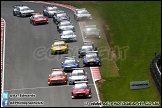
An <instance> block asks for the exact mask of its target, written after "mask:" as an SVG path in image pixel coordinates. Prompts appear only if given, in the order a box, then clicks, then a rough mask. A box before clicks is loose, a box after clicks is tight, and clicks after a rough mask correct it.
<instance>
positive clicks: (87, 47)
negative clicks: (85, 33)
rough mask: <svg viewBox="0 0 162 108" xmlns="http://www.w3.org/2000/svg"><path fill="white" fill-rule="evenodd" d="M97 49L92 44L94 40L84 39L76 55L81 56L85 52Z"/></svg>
mask: <svg viewBox="0 0 162 108" xmlns="http://www.w3.org/2000/svg"><path fill="white" fill-rule="evenodd" d="M89 51H97V47H96V46H94V42H89V41H84V42H83V46H82V47H81V48H79V50H78V57H79V58H81V57H83V56H85V55H86V52H89Z"/></svg>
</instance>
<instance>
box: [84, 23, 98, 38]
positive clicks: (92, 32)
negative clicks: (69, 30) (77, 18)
mask: <svg viewBox="0 0 162 108" xmlns="http://www.w3.org/2000/svg"><path fill="white" fill-rule="evenodd" d="M83 34H84V38H89V37H91V36H95V37H96V38H101V36H100V30H99V29H97V28H96V25H86V26H85V29H84V30H83Z"/></svg>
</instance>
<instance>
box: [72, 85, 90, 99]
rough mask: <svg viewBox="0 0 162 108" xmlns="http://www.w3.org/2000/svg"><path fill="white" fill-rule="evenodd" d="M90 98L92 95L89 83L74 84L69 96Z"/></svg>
mask: <svg viewBox="0 0 162 108" xmlns="http://www.w3.org/2000/svg"><path fill="white" fill-rule="evenodd" d="M79 97H82V98H91V97H92V92H91V88H90V86H89V85H87V84H86V83H78V84H75V85H74V87H73V88H72V90H71V98H72V99H74V98H79Z"/></svg>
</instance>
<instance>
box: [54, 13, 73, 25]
mask: <svg viewBox="0 0 162 108" xmlns="http://www.w3.org/2000/svg"><path fill="white" fill-rule="evenodd" d="M63 20H67V21H70V17H69V16H68V15H67V14H66V13H55V14H54V17H53V22H54V23H55V24H59V23H60V22H61V21H63Z"/></svg>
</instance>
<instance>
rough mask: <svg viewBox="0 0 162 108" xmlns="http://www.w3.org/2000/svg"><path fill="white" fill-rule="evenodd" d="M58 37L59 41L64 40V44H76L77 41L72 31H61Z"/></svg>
mask: <svg viewBox="0 0 162 108" xmlns="http://www.w3.org/2000/svg"><path fill="white" fill-rule="evenodd" d="M60 36H61V39H63V40H65V42H69V41H75V42H76V41H77V36H76V34H75V33H74V32H73V31H72V30H66V31H62V33H61V34H60Z"/></svg>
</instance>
